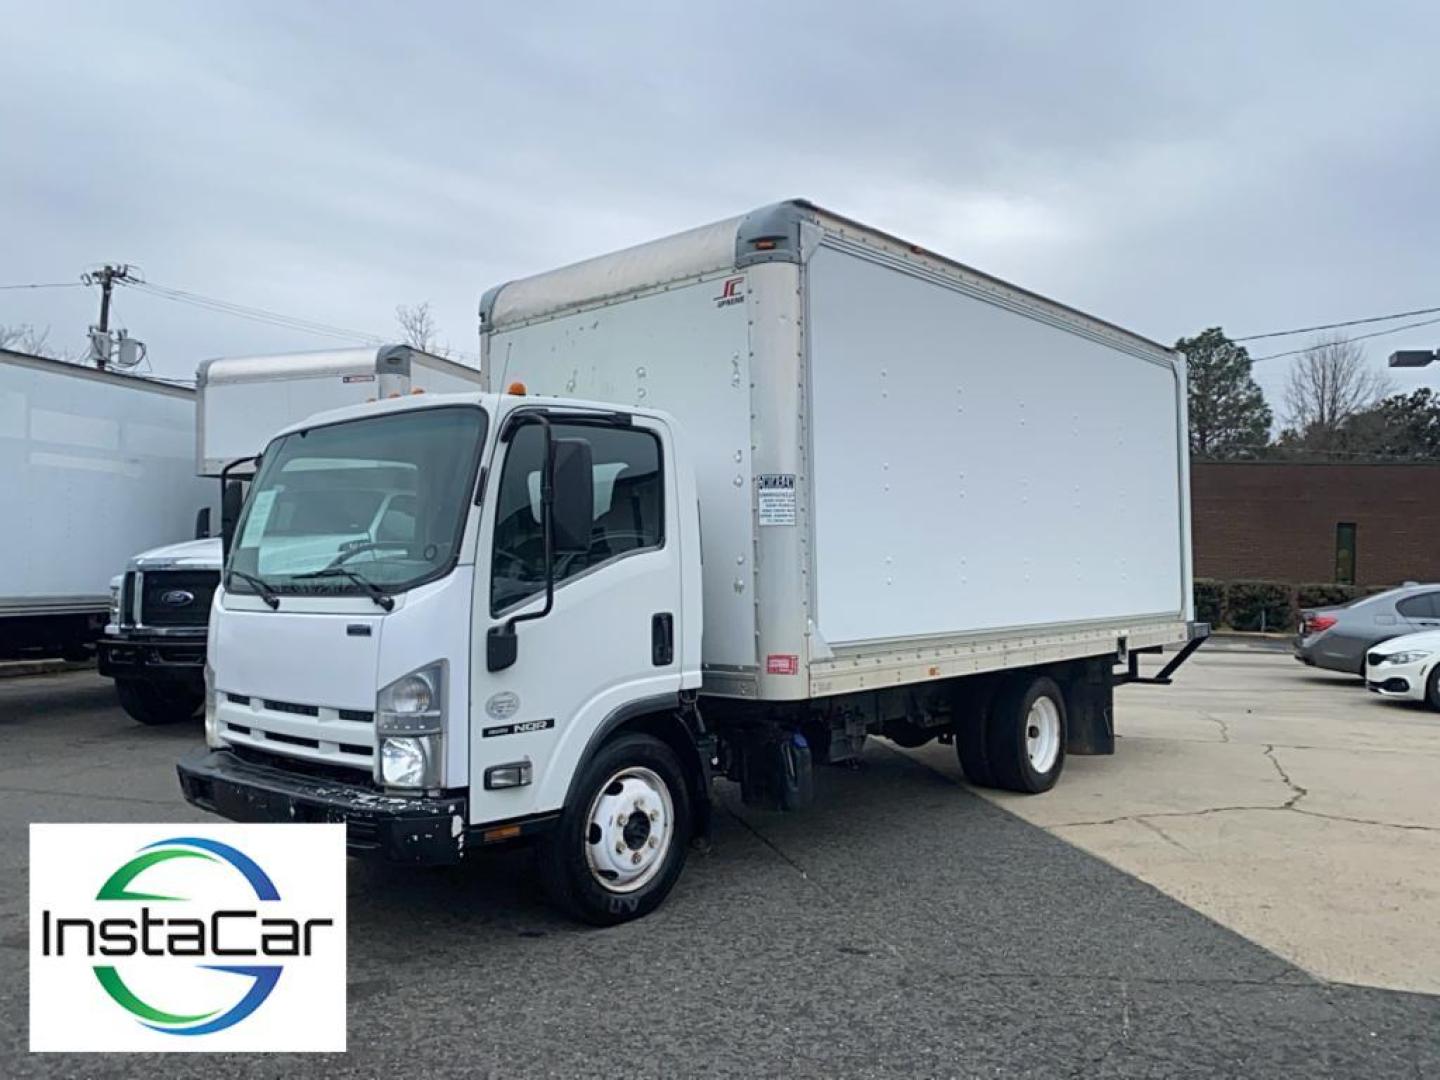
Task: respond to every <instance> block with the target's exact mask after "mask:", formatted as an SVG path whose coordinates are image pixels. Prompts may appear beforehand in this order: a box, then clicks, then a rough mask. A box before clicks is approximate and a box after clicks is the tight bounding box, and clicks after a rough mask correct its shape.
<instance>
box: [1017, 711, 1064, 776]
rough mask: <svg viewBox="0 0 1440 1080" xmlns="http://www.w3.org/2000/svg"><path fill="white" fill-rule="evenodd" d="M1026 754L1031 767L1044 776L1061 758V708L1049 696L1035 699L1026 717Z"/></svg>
mask: <svg viewBox="0 0 1440 1080" xmlns="http://www.w3.org/2000/svg"><path fill="white" fill-rule="evenodd" d="M1025 753H1026V755H1027V756H1028V757H1029V758H1030V767H1031V768H1032V769H1034V770H1035V771H1036V772H1037V773H1042V774H1043V773H1048V772H1049V771H1050V770H1051V769H1053V768H1054V767H1055V759H1056V758H1058V757H1059V756H1060V706H1058V705H1057V704H1055V701H1054V699H1053V698H1051V697H1050V696H1049V695H1047V694H1041V695H1040V696H1039V697H1037V698H1036V699H1035V701H1034V702H1033V703H1032V704H1031V706H1030V712H1029V713H1028V714H1027V715H1026V717H1025Z"/></svg>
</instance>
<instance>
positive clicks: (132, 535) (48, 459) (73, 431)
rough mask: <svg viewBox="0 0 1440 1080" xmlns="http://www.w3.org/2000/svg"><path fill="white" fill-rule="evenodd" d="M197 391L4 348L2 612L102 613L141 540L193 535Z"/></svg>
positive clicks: (198, 490) (0, 393) (198, 482)
mask: <svg viewBox="0 0 1440 1080" xmlns="http://www.w3.org/2000/svg"><path fill="white" fill-rule="evenodd" d="M194 460H195V392H194V391H193V390H191V389H189V388H188V387H180V386H170V385H167V384H165V383H162V382H158V381H155V380H152V379H142V378H137V377H135V376H132V375H120V374H116V373H114V372H106V371H97V370H96V369H94V368H87V367H81V366H80V365H78V364H68V363H62V362H60V361H58V360H49V359H46V358H43V357H39V356H29V355H25V354H21V353H12V352H4V351H0V506H3V507H4V512H5V514H6V515H7V517H8V526H7V527H6V528H5V529H4V530H0V616H22V615H23V616H50V615H77V614H86V615H101V614H104V613H105V612H106V611H107V610H108V608H109V584H110V578H111V576H112V575H114V574H115V573H116V572H117V571H118V570H120V569H122V568H123V567H124V566H125V563H126V560H128V559H129V558H130V556H131V555H133V554H134V553H135V552H137V551H141V550H144V549H145V548H151V547H155V546H156V545H157V544H162V543H171V542H173V541H174V540H176V539H177V538H182V537H188V536H191V535H193V533H194V530H195V517H196V512H197V511H198V510H199V509H200V508H201V507H204V506H210V505H211V504H213V503H214V502H215V501H216V496H217V495H218V494H219V492H218V490H217V489H216V487H215V485H214V484H213V483H211V482H209V481H206V480H202V479H199V478H197V477H196V476H195V475H194V474H193V471H192V466H193V463H194Z"/></svg>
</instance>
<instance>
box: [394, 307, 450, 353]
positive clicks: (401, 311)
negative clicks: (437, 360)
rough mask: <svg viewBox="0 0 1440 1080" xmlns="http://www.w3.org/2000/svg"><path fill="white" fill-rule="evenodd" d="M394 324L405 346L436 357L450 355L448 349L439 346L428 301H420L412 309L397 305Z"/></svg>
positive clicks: (433, 317)
mask: <svg viewBox="0 0 1440 1080" xmlns="http://www.w3.org/2000/svg"><path fill="white" fill-rule="evenodd" d="M395 324H396V325H397V326H399V327H400V335H401V337H402V338H403V339H404V341H405V344H406V345H409V346H410V347H411V348H415V349H419V350H420V351H421V352H428V353H433V354H434V355H436V356H449V355H450V347H449V346H448V345H442V344H440V339H439V337H438V336H437V335H438V332H439V330H438V327H436V325H435V316H434V315H432V314H431V313H430V301H428V300H422V301H421V302H420V303H418V304H416V305H415V306H414V307H411V306H410V305H409V304H401V305H399V306H398V307H397V308H396V309H395Z"/></svg>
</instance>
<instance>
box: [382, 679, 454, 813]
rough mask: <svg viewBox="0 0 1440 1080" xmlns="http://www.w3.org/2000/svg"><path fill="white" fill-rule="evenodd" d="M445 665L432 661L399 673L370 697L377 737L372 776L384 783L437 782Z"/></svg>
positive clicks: (412, 784) (436, 784) (417, 784)
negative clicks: (373, 708) (377, 743)
mask: <svg viewBox="0 0 1440 1080" xmlns="http://www.w3.org/2000/svg"><path fill="white" fill-rule="evenodd" d="M445 675H446V664H445V661H443V660H437V661H436V662H435V663H433V664H426V665H425V666H424V667H422V668H417V669H416V670H415V671H412V672H410V673H409V674H408V675H402V676H401V677H400V678H398V679H396V680H395V681H394V682H392V683H391V684H390V685H389V686H387V687H385V688H384V689H382V690H381V691H380V693H379V694H377V695H376V697H375V734H376V736H377V737H378V738H379V740H380V746H379V751H380V752H379V753H378V754H377V755H376V761H375V772H376V775H375V779H376V780H378V781H379V782H380V783H382V784H384V785H385V786H386V787H400V788H435V787H439V786H440V784H441V772H442V769H441V765H442V758H443V754H442V753H441V750H442V743H441V740H442V738H443V734H442V733H443V732H444V729H445Z"/></svg>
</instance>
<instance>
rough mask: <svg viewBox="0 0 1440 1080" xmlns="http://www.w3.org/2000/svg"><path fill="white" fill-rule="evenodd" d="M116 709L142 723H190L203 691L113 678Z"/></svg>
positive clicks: (196, 710) (203, 701)
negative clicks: (117, 703) (118, 699)
mask: <svg viewBox="0 0 1440 1080" xmlns="http://www.w3.org/2000/svg"><path fill="white" fill-rule="evenodd" d="M115 693H116V695H117V696H118V697H119V698H120V707H121V708H122V709H124V710H125V711H126V712H127V713H129V714H130V718H131V719H132V720H138V721H139V722H140V723H142V724H151V725H154V724H178V723H180V722H181V721H184V720H192V719H194V717H195V714H196V713H197V712H198V711H199V710H200V706H201V705H203V704H204V703H205V692H204V691H203V690H195V689H192V688H190V687H188V686H181V685H175V684H165V683H160V684H157V683H148V682H142V681H141V680H139V679H116V680H115Z"/></svg>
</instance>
